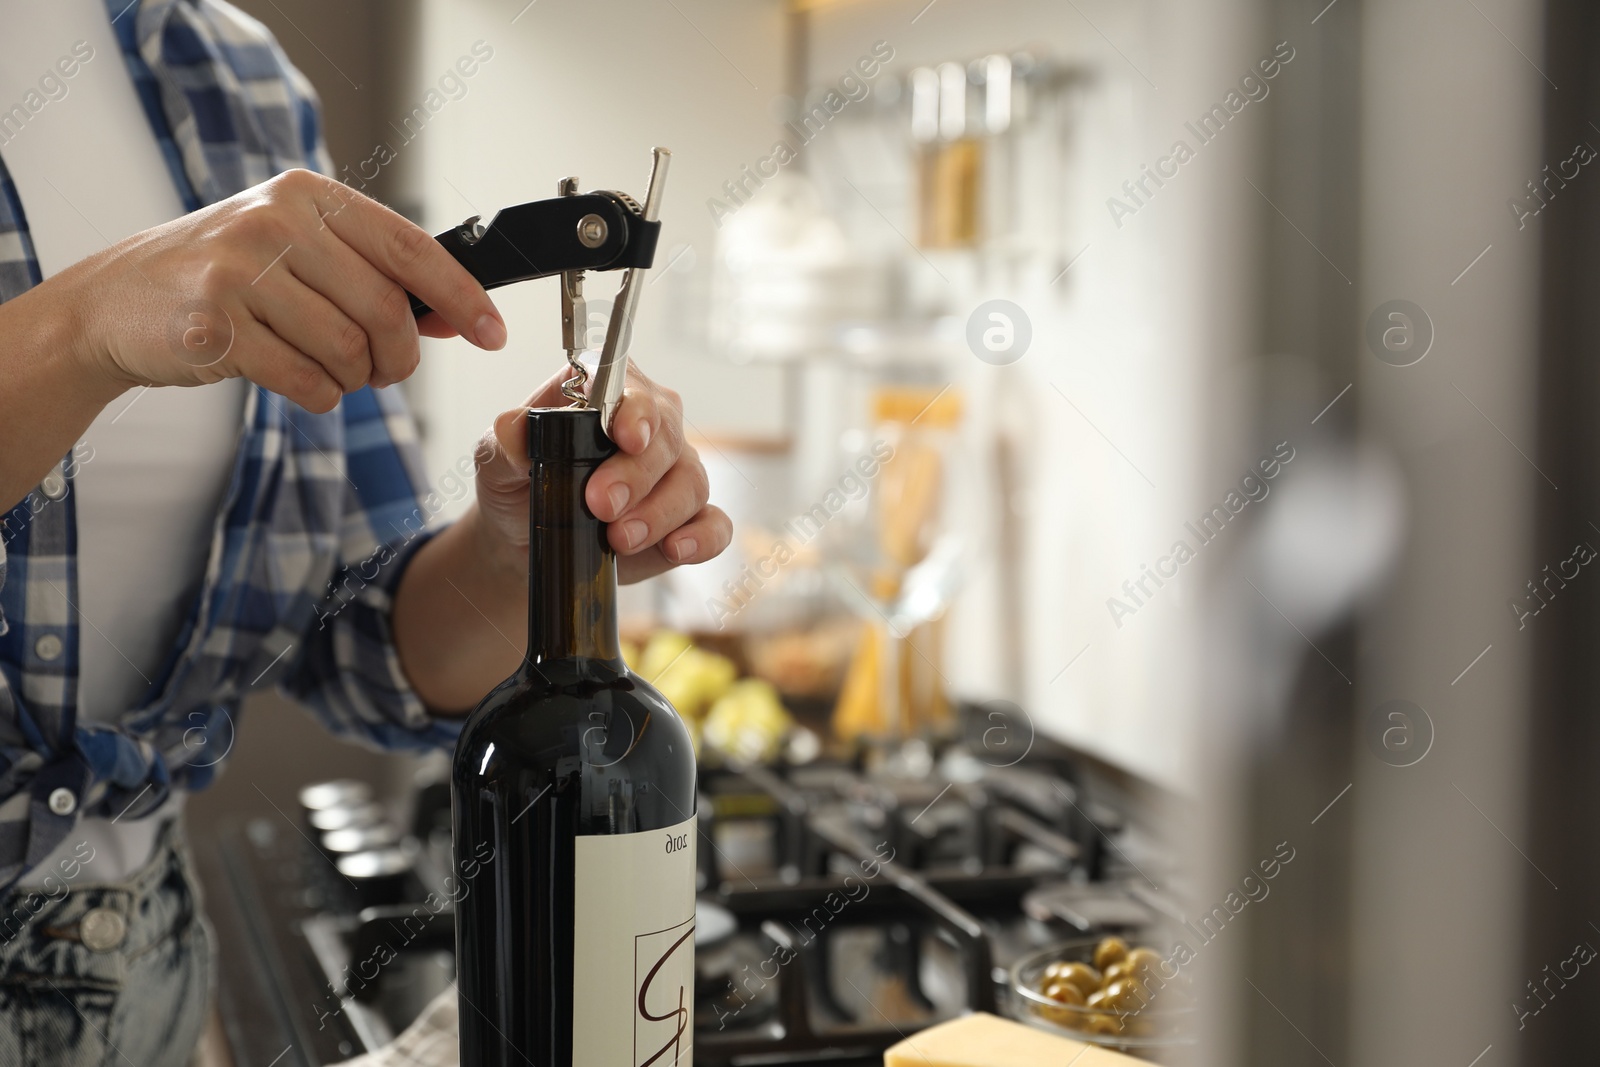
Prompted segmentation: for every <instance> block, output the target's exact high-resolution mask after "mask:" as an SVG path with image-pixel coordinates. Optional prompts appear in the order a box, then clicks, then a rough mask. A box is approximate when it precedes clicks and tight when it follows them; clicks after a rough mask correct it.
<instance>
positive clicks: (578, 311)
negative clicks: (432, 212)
mask: <svg viewBox="0 0 1600 1067" xmlns="http://www.w3.org/2000/svg"><path fill="white" fill-rule="evenodd" d="M671 159H672V153H671V152H669V151H668V150H667V149H665V148H655V149H652V150H651V167H650V184H649V186H648V187H647V188H646V190H645V197H644V204H643V205H642V206H641V205H640V204H639V202H638V201H637V200H635V199H634V198H633V197H631V196H629V195H627V194H626V193H617V192H609V191H603V190H602V191H597V192H590V193H582V194H580V193H579V192H578V179H576V178H563V179H561V182H560V183H559V185H558V191H559V192H560V194H561V195H560V196H558V197H556V198H554V199H552V200H535V201H533V202H531V203H527V204H518V205H517V206H515V207H508V208H502V209H501V210H500V211H498V212H497V213H496V214H495V216H494V218H493V219H491V220H490V221H489V223H488V224H487V225H484V224H483V223H481V222H480V221H479V218H480V216H477V215H474V216H472V218H470V219H467V220H466V221H465V222H463V223H462V224H461V225H459V226H457V227H455V228H454V229H451V230H447V231H445V232H444V233H441V234H439V237H438V240H439V243H440V244H441V245H443V246H444V248H445V251H447V252H449V253H450V254H451V255H452V256H453V257H455V259H456V260H457V262H459V263H460V264H461V265H462V266H464V267H466V268H467V270H468V272H470V273H471V274H472V276H473V277H474V278H476V279H477V280H478V282H479V284H481V285H482V286H483V287H484V288H485V289H496V288H499V287H500V286H502V285H510V284H511V283H513V282H522V281H528V280H530V279H533V278H548V277H550V276H551V275H557V274H559V275H560V276H561V344H562V347H563V348H564V349H565V350H566V355H567V363H568V365H569V366H570V367H571V368H572V376H571V377H570V378H568V379H566V380H565V381H563V382H562V383H561V395H562V396H564V397H566V398H567V400H568V401H570V402H571V404H572V406H574V407H596V408H599V409H600V413H601V425H602V426H603V427H604V428H605V431H606V434H607V435H608V436H609V435H610V433H611V423H612V420H613V419H614V418H615V417H616V411H617V406H618V405H619V404H621V403H622V388H623V384H624V382H625V381H626V379H627V373H628V345H629V343H630V342H631V341H632V339H633V316H634V312H635V311H636V310H637V309H638V306H639V294H640V291H641V289H642V288H643V285H644V272H645V271H647V270H649V269H650V267H651V265H652V264H653V263H654V262H655V253H656V242H657V241H658V240H659V239H660V236H661V223H660V221H659V216H660V213H661V196H662V192H663V187H664V185H665V184H666V176H667V164H668V162H670V160H671ZM590 270H597V271H606V270H626V271H627V273H626V274H624V275H623V278H622V286H621V288H620V289H619V290H618V291H617V299H616V302H615V304H614V305H613V306H612V311H611V321H610V322H609V323H608V324H607V327H606V339H605V344H604V346H603V347H602V348H601V350H600V358H599V362H598V364H597V365H596V367H595V373H594V382H593V384H592V385H590V386H589V389H588V391H587V393H586V392H585V391H584V385H585V384H588V380H589V373H588V370H587V368H585V367H584V365H583V363H582V361H581V359H580V358H579V357H580V355H581V353H582V352H583V350H584V343H583V342H584V338H585V335H586V334H587V332H588V304H587V302H586V301H585V299H584V296H583V274H584V272H585V271H590ZM411 310H412V313H413V314H415V315H417V316H418V317H419V318H420V317H421V316H423V315H425V314H427V313H428V311H429V310H430V309H429V307H428V306H427V304H425V303H423V301H421V300H420V299H418V298H417V297H416V296H412V298H411Z"/></svg>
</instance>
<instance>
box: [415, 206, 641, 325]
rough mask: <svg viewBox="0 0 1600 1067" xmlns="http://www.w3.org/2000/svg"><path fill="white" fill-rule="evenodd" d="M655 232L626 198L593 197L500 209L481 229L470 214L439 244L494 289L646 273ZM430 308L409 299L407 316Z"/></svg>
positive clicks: (441, 238)
mask: <svg viewBox="0 0 1600 1067" xmlns="http://www.w3.org/2000/svg"><path fill="white" fill-rule="evenodd" d="M648 199H649V197H648V194H647V196H646V200H648ZM660 234H661V223H659V222H657V221H656V219H655V216H652V215H646V214H645V213H644V210H643V209H641V208H640V207H639V205H638V204H637V203H636V202H634V200H633V198H632V197H629V196H626V195H624V194H622V193H614V192H607V191H600V192H592V193H584V194H582V195H572V196H558V197H554V198H552V199H550V200H534V201H531V202H529V203H526V204H517V205H516V206H514V207H508V208H501V209H500V210H499V211H498V212H496V213H495V216H494V218H492V219H490V220H489V222H488V224H487V225H485V224H484V223H482V222H480V221H479V216H477V215H474V216H472V217H471V218H470V219H468V220H467V221H465V222H463V223H462V224H461V225H459V226H456V227H454V228H452V229H449V230H446V231H445V232H444V233H441V234H439V237H438V240H439V243H440V244H441V245H443V246H444V249H445V251H446V252H449V253H450V254H451V255H452V256H454V257H455V259H456V261H457V262H458V263H460V264H461V265H462V266H463V267H466V268H467V271H468V272H469V273H470V274H471V275H472V276H473V277H474V278H476V279H478V283H479V284H480V285H482V286H483V287H484V288H485V289H497V288H499V287H500V286H502V285H510V284H512V283H513V282H525V281H530V280H532V279H534V278H548V277H550V276H551V275H554V274H567V273H569V272H574V271H585V270H622V269H627V270H630V271H632V270H636V269H643V268H648V267H649V266H650V264H651V263H653V262H654V261H655V254H656V240H657V238H658V237H659V236H660ZM429 310H430V309H429V307H428V305H427V304H425V303H424V302H423V301H422V300H421V299H420V298H418V297H417V296H415V295H412V296H411V311H412V314H414V315H416V316H417V317H418V318H421V317H422V316H423V315H425V314H427V313H428V311H429Z"/></svg>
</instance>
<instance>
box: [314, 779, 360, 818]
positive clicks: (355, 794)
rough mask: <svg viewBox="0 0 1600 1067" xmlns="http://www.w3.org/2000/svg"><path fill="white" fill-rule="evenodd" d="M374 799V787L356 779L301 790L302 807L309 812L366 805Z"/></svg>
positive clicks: (321, 783) (336, 781)
mask: <svg viewBox="0 0 1600 1067" xmlns="http://www.w3.org/2000/svg"><path fill="white" fill-rule="evenodd" d="M371 799H372V787H371V786H370V785H368V784H367V783H366V782H359V781H357V780H356V779H354V778H337V779H334V780H333V781H331V782H314V783H312V784H311V785H308V786H306V787H305V788H304V789H302V790H300V806H301V807H302V808H304V809H305V810H307V811H320V810H321V809H323V808H338V807H348V806H350V805H352V804H365V803H366V802H367V801H369V800H371Z"/></svg>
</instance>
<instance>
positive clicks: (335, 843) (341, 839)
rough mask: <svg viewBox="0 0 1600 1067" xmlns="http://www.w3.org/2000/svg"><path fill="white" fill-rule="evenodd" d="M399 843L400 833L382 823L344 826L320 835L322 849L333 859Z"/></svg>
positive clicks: (390, 846) (386, 847) (391, 846)
mask: <svg viewBox="0 0 1600 1067" xmlns="http://www.w3.org/2000/svg"><path fill="white" fill-rule="evenodd" d="M399 844H400V834H399V832H398V831H396V830H395V828H394V827H392V826H389V825H387V824H384V823H379V824H378V825H376V826H346V827H344V828H343V829H339V830H329V831H328V832H327V833H325V834H323V835H322V851H323V852H325V853H327V854H328V855H329V856H330V857H332V858H333V859H334V860H335V861H337V860H338V859H339V857H340V856H353V855H355V854H356V853H358V852H375V851H378V850H380V849H388V848H394V847H396V846H397V845H399Z"/></svg>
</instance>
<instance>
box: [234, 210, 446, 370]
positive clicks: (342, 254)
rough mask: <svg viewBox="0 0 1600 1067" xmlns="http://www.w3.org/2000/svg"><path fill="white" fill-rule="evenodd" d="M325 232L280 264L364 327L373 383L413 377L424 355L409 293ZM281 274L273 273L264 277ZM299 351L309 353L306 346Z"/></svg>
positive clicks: (444, 326) (290, 254) (438, 323)
mask: <svg viewBox="0 0 1600 1067" xmlns="http://www.w3.org/2000/svg"><path fill="white" fill-rule="evenodd" d="M321 236H322V238H323V239H322V240H320V241H318V242H317V243H316V245H315V246H314V247H312V248H307V249H304V250H302V249H298V248H296V249H294V250H292V251H290V253H289V254H288V255H286V256H285V257H284V258H283V264H282V268H286V269H287V271H288V273H290V274H292V275H293V276H294V277H295V278H297V279H299V280H300V281H302V282H304V283H305V285H306V286H308V287H309V288H311V289H314V290H316V291H317V292H318V293H320V294H321V295H322V296H323V297H325V298H326V299H327V300H328V301H330V302H331V303H332V304H333V305H334V306H336V307H337V308H338V309H339V310H340V311H341V312H343V313H344V314H345V315H346V316H347V317H349V318H350V319H351V320H352V321H354V322H355V323H356V324H357V325H359V326H360V327H361V329H362V331H363V332H364V333H365V334H366V337H367V346H368V350H369V353H370V355H371V359H372V385H373V386H375V387H378V388H382V387H383V386H386V385H393V384H394V383H395V382H400V381H404V380H405V379H407V378H409V377H411V374H412V372H413V371H415V370H416V369H417V363H418V361H419V360H420V359H421V348H420V346H419V345H418V343H417V337H418V333H419V330H418V324H417V320H416V317H415V316H413V315H412V314H411V301H410V299H409V298H408V297H407V296H406V291H405V290H404V289H403V288H401V287H400V284H399V283H398V282H396V281H394V280H392V279H390V278H386V277H385V276H384V275H383V274H382V273H381V272H380V271H378V270H377V268H375V267H373V266H372V264H370V263H368V262H367V261H366V260H364V259H362V258H361V257H360V256H359V255H357V254H356V252H355V250H354V249H352V248H351V247H350V246H349V245H347V244H345V243H344V242H343V241H341V240H339V238H338V237H336V236H334V235H333V234H332V233H326V232H325V233H323V234H322V235H321ZM277 273H278V272H277V271H272V272H270V273H269V274H268V275H267V276H266V277H267V278H271V277H273V276H274V275H275V274H277ZM265 281H266V279H263V280H262V282H263V283H264V282H265ZM434 322H435V324H436V325H437V326H438V327H440V328H442V329H441V332H443V333H445V334H446V335H447V336H448V335H449V334H452V333H454V331H453V330H451V329H450V327H449V324H448V323H445V322H444V321H443V320H442V319H437V318H436V319H435V320H434ZM278 332H279V333H280V334H281V333H282V332H283V331H281V330H280V331H278ZM301 350H302V351H309V350H308V349H305V348H304V347H303V346H301Z"/></svg>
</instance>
